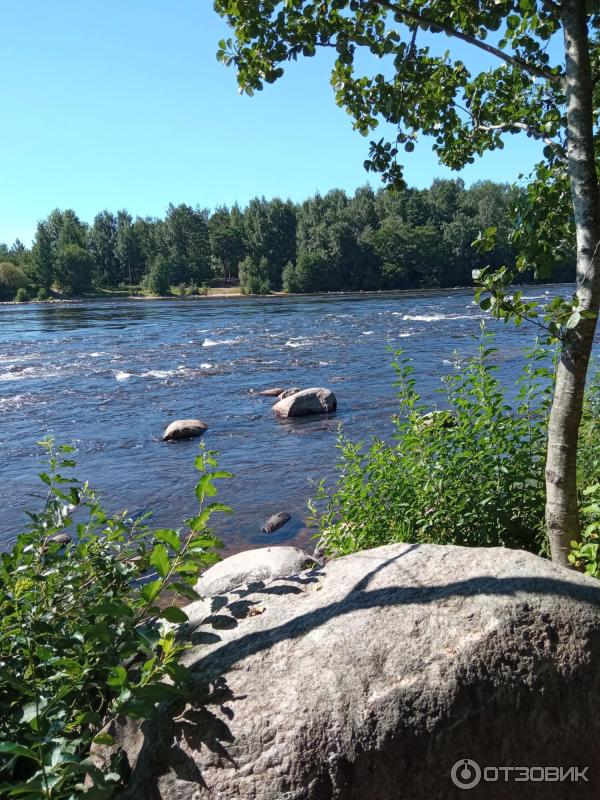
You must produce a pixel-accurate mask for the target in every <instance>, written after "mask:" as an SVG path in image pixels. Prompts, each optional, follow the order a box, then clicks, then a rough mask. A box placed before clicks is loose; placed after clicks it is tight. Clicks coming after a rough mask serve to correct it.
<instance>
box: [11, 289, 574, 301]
mask: <svg viewBox="0 0 600 800" xmlns="http://www.w3.org/2000/svg"><path fill="white" fill-rule="evenodd" d="M541 285H544V286H545V285H548V284H546V283H543V284H536V283H524V284H519V288H521V287H527V288H535V287H536V286H541ZM557 285H560V284H557ZM474 289H475V287H474V286H449V287H446V288H440V287H431V288H414V289H363V290H361V289H357V290H354V291H341V292H289V293H286V292H271V293H270V294H242V292H240V291H219V290H218V289H216V290H215V291H211V292H209V294H206V295H185V296H183V295H174V294H170V295H140V294H119V293H118V292H115V293H114V294H113V295H111V294H104V293H102V294H88V295H81V296H79V297H50V298H48V299H47V300H35V299H33V300H25V301H23V302H21V303H17V302H16V301H14V300H5V301H0V306H29V305H35V306H44V305H50V306H52V305H75V304H79V303H88V302H101V303H111V302H115V301H121V300H126V301H136V302H145V301H149V300H152V301H157V300H160V301H171V302H173V301H176V302H190V301H192V302H194V301H198V302H199V301H205V300H279V299H282V298H305V297H306V298H315V299H318V298H331V299H336V298H356V299H360V298H368V297H408V296H418V297H426V296H428V295H429V296H432V297H436V296H439V295H444V294H458V293H460V292H467V291H469V290H474Z"/></svg>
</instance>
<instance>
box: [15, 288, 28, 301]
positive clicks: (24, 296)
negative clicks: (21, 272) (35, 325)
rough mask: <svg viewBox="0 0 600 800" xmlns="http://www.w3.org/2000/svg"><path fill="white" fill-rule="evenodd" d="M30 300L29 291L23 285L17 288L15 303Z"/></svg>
mask: <svg viewBox="0 0 600 800" xmlns="http://www.w3.org/2000/svg"><path fill="white" fill-rule="evenodd" d="M28 300H29V292H28V291H27V289H25V288H24V287H23V286H21V287H20V288H19V289H17V293H16V295H15V303H26V302H27V301H28Z"/></svg>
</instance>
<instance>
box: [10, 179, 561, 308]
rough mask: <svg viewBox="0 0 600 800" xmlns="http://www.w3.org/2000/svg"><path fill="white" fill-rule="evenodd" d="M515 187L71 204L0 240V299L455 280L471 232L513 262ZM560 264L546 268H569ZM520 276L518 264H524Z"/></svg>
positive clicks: (490, 260)
mask: <svg viewBox="0 0 600 800" xmlns="http://www.w3.org/2000/svg"><path fill="white" fill-rule="evenodd" d="M520 191H521V190H520V189H518V188H516V187H514V186H510V185H508V184H499V183H494V182H492V181H488V180H486V181H480V182H478V183H475V184H473V185H472V186H470V187H469V188H466V187H465V185H464V182H463V181H462V180H460V179H458V180H435V181H434V182H433V183H432V185H431V186H430V188H429V189H423V190H420V189H414V188H406V189H404V190H390V189H385V188H382V189H379V190H378V191H374V190H373V189H372V188H370V187H369V186H365V187H361V188H359V189H357V190H356V192H355V193H354V195H353V196H348V194H346V192H344V191H342V190H339V189H336V190H333V191H330V192H328V193H327V194H325V195H320V194H315V195H314V196H313V197H311V198H309V199H307V200H305V201H304V202H302V203H299V204H295V203H293V202H291V201H290V200H285V201H284V200H281V199H279V198H274V199H271V200H266V199H265V198H264V197H263V198H258V197H257V198H254V199H252V200H251V201H250V202H249V203H248V205H247V206H246V207H245V208H243V209H242V208H240V207H239V206H238V205H237V204H236V205H233V206H232V207H231V208H229V207H226V206H222V207H218V208H216V209H215V210H214V211H213V212H210V211H208V210H206V209H202V208H198V207H196V208H193V207H191V206H189V205H185V204H180V205H177V206H175V205H172V204H171V205H169V207H168V208H167V210H166V214H165V216H164V218H162V219H161V218H153V217H139V216H138V217H136V218H133V216H132V215H131V214H130V213H129V212H128V211H125V210H121V211H117V212H116V213H113V212H111V211H101V212H100V213H98V214H97V215H96V217H95V218H94V220H93V222H92V224H91V225H90V224H86V223H85V222H83V221H82V220H81V219H80V218H79V217H78V216H77V214H76V213H75V211H73V210H71V209H67V210H64V211H61V210H59V209H56V210H54V211H52V212H51V213H50V214H49V216H48V217H47V218H46V219H44V220H42V221H40V222H39V223H38V225H37V230H36V234H35V238H34V241H33V244H32V247H31V248H30V249H29V248H27V247H25V245H23V243H22V242H21V241H19V240H18V239H17V240H16V241H15V243H14V244H13V245H11V246H9V245H7V244H1V243H0V300H13V299H18V300H28V299H34V298H37V299H39V300H44V299H48V298H49V297H50V296H52V295H53V294H58V295H59V296H62V297H77V296H83V295H89V294H93V293H94V292H98V291H100V292H102V290H117V289H121V290H127V291H131V292H138V291H142V292H144V293H147V294H152V295H167V294H171V293H174V294H180V295H184V294H200V293H206V292H207V291H208V289H209V287H211V286H228V285H232V286H234V285H239V286H240V288H241V291H242V292H244V293H246V294H268V293H269V292H272V291H275V292H279V291H283V292H294V293H303V292H339V291H365V290H381V289H410V288H434V287H451V286H465V285H470V284H471V283H472V275H471V273H472V270H473V269H474V268H477V267H478V266H481V263H480V261H481V258H480V256H478V254H477V253H476V252H475V250H473V249H472V247H471V244H472V242H473V240H474V239H475V238H476V237H477V235H478V233H479V232H480V231H482V230H485V229H488V228H490V227H493V228H496V230H497V234H496V243H495V246H494V248H493V250H492V251H491V252H489V253H486V256H485V259H486V264H489V265H491V266H493V267H498V266H500V265H502V264H506V265H507V266H511V265H512V264H513V263H514V259H515V255H514V252H513V248H512V246H511V230H512V227H513V225H512V222H511V219H512V209H513V207H514V205H515V203H516V201H517V200H518V197H519V194H520ZM570 271H572V264H565V265H563V267H562V268H561V269H559V270H557V271H556V272H555V274H554V277H555V279H561V278H563V277H564V278H566V277H568V275H569V273H570ZM525 279H527V275H525Z"/></svg>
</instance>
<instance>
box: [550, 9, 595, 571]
mask: <svg viewBox="0 0 600 800" xmlns="http://www.w3.org/2000/svg"><path fill="white" fill-rule="evenodd" d="M585 5H586V4H585V0H564V2H563V4H562V6H561V8H562V24H563V31H564V43H565V63H566V87H567V132H568V142H567V158H568V169H569V178H570V183H571V194H572V199H573V212H574V219H575V226H576V234H577V296H578V298H579V310H580V311H583V310H589V311H593V312H596V313H597V312H598V306H599V301H600V255H599V253H598V242H599V238H598V237H599V234H600V225H599V223H600V215H599V198H598V177H597V173H596V164H595V155H594V141H593V110H592V94H593V83H592V76H591V69H590V57H589V45H588V33H587V19H586V10H585ZM595 329H596V319H582V320H581V321H580V322H579V324H578V325H577V326H576V327H575V328H574V329H572V330H569V331H568V332H567V336H566V339H565V341H564V342H563V347H562V353H561V359H560V363H559V365H558V370H557V375H556V389H555V394H554V401H553V403H552V411H551V413H550V425H549V432H548V454H547V460H546V528H547V532H548V539H549V543H550V551H551V555H552V560H553V561H555V562H557V563H559V564H563V565H565V566H567V565H568V558H567V556H568V552H569V542H570V541H571V539H574V538H578V536H579V531H580V523H579V511H578V504H577V439H578V435H579V424H580V422H581V412H582V408H583V395H584V389H585V380H586V374H587V368H588V363H589V359H590V354H591V351H592V344H593V340H594V333H595Z"/></svg>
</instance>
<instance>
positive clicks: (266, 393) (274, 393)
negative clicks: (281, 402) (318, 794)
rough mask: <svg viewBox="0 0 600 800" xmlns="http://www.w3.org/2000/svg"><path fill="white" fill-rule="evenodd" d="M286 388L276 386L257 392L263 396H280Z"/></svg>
mask: <svg viewBox="0 0 600 800" xmlns="http://www.w3.org/2000/svg"><path fill="white" fill-rule="evenodd" d="M284 391H285V389H282V388H281V386H275V387H273V388H272V389H263V390H262V392H256V394H259V395H260V396H261V397H279V395H280V394H281V393H282V392H284Z"/></svg>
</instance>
